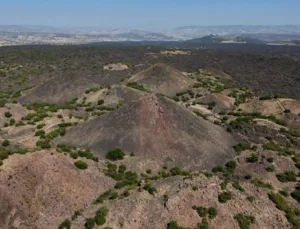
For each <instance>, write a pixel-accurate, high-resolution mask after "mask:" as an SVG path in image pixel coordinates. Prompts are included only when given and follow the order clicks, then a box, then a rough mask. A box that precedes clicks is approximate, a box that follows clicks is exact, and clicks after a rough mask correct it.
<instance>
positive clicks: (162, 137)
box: [56, 94, 236, 169]
mask: <svg viewBox="0 0 300 229" xmlns="http://www.w3.org/2000/svg"><path fill="white" fill-rule="evenodd" d="M56 143H65V144H71V145H75V146H78V147H82V148H89V149H92V150H94V151H95V152H97V153H98V154H99V155H102V156H104V155H105V153H106V152H107V151H108V150H110V149H113V148H116V147H119V148H122V149H123V150H125V151H127V152H134V153H135V154H136V155H138V156H141V157H144V158H152V159H154V160H157V161H159V162H165V163H166V162H170V163H173V164H176V165H181V166H183V167H186V168H202V169H203V168H212V167H214V166H215V165H218V164H223V163H225V162H226V161H227V160H230V159H231V158H232V157H233V156H234V153H233V150H232V146H233V145H234V144H235V143H236V142H235V140H234V139H233V137H232V136H231V135H230V134H229V133H227V132H226V131H225V130H224V129H222V128H221V127H219V126H216V125H213V124H212V123H210V122H208V121H205V120H203V119H201V118H199V117H197V116H196V115H194V114H193V113H191V112H190V111H189V110H187V109H186V108H184V107H181V106H180V105H178V104H176V103H175V102H173V101H171V100H169V99H167V98H165V97H163V96H160V95H153V94H152V95H148V96H145V97H142V98H141V99H139V100H137V101H135V102H133V103H131V104H128V105H127V106H125V107H123V108H121V109H119V110H117V111H115V112H113V113H110V114H108V115H105V116H101V117H99V118H96V119H94V120H92V121H90V122H88V123H85V124H83V125H80V126H78V127H74V128H73V129H71V130H69V131H68V132H67V134H66V136H65V137H63V138H61V139H58V140H56Z"/></svg>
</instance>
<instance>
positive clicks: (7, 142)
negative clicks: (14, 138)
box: [2, 139, 10, 147]
mask: <svg viewBox="0 0 300 229" xmlns="http://www.w3.org/2000/svg"><path fill="white" fill-rule="evenodd" d="M9 145H10V142H9V141H8V140H7V139H6V140H4V141H3V142H2V146H3V147H7V146H9Z"/></svg>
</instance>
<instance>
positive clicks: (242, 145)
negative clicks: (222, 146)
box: [233, 142, 251, 153]
mask: <svg viewBox="0 0 300 229" xmlns="http://www.w3.org/2000/svg"><path fill="white" fill-rule="evenodd" d="M233 148H234V150H235V151H236V152H237V153H241V152H243V151H245V150H249V149H251V144H250V143H248V142H243V143H239V144H237V145H235V146H234V147H233Z"/></svg>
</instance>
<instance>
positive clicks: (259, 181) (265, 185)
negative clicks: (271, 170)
mask: <svg viewBox="0 0 300 229" xmlns="http://www.w3.org/2000/svg"><path fill="white" fill-rule="evenodd" d="M251 183H252V184H254V185H255V186H256V187H259V188H268V189H273V186H272V184H271V183H266V182H264V181H263V180H262V179H261V178H254V179H253V180H252V181H251Z"/></svg>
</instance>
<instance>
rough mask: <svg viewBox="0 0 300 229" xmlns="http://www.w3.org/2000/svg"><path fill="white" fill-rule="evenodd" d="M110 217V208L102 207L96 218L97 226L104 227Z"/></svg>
mask: <svg viewBox="0 0 300 229" xmlns="http://www.w3.org/2000/svg"><path fill="white" fill-rule="evenodd" d="M107 215H108V208H107V207H106V206H103V207H101V208H100V209H99V210H98V211H97V212H96V216H95V223H96V224H97V225H104V224H105V223H106V216H107Z"/></svg>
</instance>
